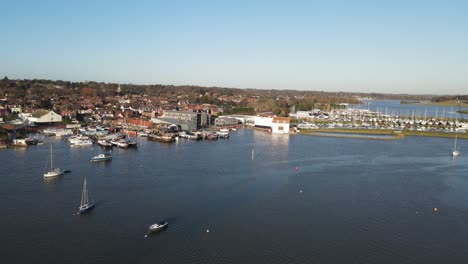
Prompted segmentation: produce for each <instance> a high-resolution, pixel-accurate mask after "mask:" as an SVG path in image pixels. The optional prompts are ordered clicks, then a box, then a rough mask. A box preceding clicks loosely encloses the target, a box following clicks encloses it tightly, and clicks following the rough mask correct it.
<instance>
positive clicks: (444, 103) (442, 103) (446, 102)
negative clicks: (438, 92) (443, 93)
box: [415, 100, 468, 107]
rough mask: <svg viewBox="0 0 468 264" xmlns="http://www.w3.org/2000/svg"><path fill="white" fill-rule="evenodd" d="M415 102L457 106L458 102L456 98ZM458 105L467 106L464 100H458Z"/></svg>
mask: <svg viewBox="0 0 468 264" xmlns="http://www.w3.org/2000/svg"><path fill="white" fill-rule="evenodd" d="M415 104H420V105H435V106H454V107H458V102H457V100H449V101H443V102H430V101H424V102H419V103H415ZM460 106H466V107H468V103H466V102H465V101H462V100H460Z"/></svg>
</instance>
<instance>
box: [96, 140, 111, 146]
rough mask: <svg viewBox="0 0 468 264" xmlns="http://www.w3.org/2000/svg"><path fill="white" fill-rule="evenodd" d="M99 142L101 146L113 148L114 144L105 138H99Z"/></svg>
mask: <svg viewBox="0 0 468 264" xmlns="http://www.w3.org/2000/svg"><path fill="white" fill-rule="evenodd" d="M97 143H98V145H99V146H101V147H106V148H111V147H112V144H111V143H110V142H109V141H107V140H105V139H101V140H98V142H97Z"/></svg>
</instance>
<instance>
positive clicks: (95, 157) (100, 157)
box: [91, 153, 112, 162]
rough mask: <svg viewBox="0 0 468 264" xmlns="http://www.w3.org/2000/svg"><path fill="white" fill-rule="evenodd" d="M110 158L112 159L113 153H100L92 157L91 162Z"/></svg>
mask: <svg viewBox="0 0 468 264" xmlns="http://www.w3.org/2000/svg"><path fill="white" fill-rule="evenodd" d="M108 160H112V155H111V154H108V153H104V154H99V155H97V156H94V157H92V158H91V162H99V161H108Z"/></svg>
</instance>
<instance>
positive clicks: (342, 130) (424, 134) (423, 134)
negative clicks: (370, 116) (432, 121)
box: [298, 128, 468, 140]
mask: <svg viewBox="0 0 468 264" xmlns="http://www.w3.org/2000/svg"><path fill="white" fill-rule="evenodd" d="M324 132H325V133H327V132H328V133H336V135H324V134H319V133H324ZM298 134H302V135H310V136H322V137H340V138H362V139H372V140H395V139H400V138H403V137H405V136H416V137H444V138H455V136H458V138H461V139H468V133H453V132H435V131H416V130H389V129H379V130H377V129H345V128H330V129H323V128H319V129H302V130H300V132H299V133H298ZM314 134H315V135H314ZM340 134H343V135H340ZM345 134H362V136H347V135H345ZM366 135H369V136H371V135H389V136H393V137H388V138H376V137H369V136H366Z"/></svg>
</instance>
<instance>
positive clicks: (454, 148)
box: [452, 135, 460, 157]
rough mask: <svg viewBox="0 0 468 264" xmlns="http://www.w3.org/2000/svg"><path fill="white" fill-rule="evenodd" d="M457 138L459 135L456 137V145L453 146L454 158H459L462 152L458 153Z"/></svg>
mask: <svg viewBox="0 0 468 264" xmlns="http://www.w3.org/2000/svg"><path fill="white" fill-rule="evenodd" d="M457 137H458V135H455V143H454V144H453V151H452V157H457V156H458V155H460V152H459V151H458V146H457Z"/></svg>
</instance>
